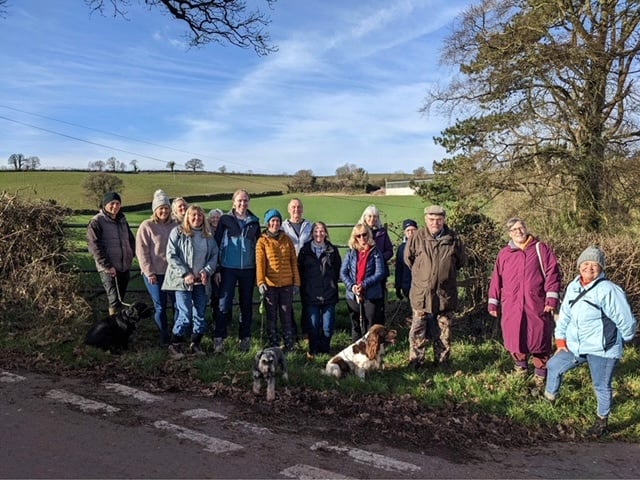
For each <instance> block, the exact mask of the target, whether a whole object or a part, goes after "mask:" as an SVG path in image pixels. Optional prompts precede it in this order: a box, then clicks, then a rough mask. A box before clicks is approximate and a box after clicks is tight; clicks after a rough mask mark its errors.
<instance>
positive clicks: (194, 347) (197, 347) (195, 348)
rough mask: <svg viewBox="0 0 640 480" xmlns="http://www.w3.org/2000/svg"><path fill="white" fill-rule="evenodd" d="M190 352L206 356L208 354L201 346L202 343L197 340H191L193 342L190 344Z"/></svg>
mask: <svg viewBox="0 0 640 480" xmlns="http://www.w3.org/2000/svg"><path fill="white" fill-rule="evenodd" d="M189 352H190V353H192V354H193V355H197V356H199V357H204V356H205V355H206V353H204V351H203V350H202V348H200V344H199V343H195V342H191V344H190V345H189Z"/></svg>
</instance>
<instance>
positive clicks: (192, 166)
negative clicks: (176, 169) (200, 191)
mask: <svg viewBox="0 0 640 480" xmlns="http://www.w3.org/2000/svg"><path fill="white" fill-rule="evenodd" d="M184 166H185V167H186V168H188V169H189V170H193V173H196V170H202V169H204V163H203V162H202V160H200V159H199V158H192V159H191V160H187V162H186V163H185V164H184Z"/></svg>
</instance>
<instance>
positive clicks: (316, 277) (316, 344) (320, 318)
mask: <svg viewBox="0 0 640 480" xmlns="http://www.w3.org/2000/svg"><path fill="white" fill-rule="evenodd" d="M311 238H312V239H311V241H309V242H307V243H305V244H304V245H303V246H302V248H301V249H300V252H299V253H298V270H299V272H300V283H301V287H300V298H301V300H302V303H303V304H305V305H306V306H307V312H308V315H309V318H308V319H305V321H307V324H308V325H309V353H308V356H310V357H313V356H315V355H316V354H318V353H329V348H330V343H331V337H332V336H333V331H334V324H335V319H336V304H337V303H338V281H339V280H340V267H341V265H342V259H341V258H340V253H339V252H338V249H337V248H336V247H335V246H333V244H332V243H331V242H330V241H329V233H328V231H327V225H326V224H325V223H324V222H315V223H314V224H313V226H312V227H311Z"/></svg>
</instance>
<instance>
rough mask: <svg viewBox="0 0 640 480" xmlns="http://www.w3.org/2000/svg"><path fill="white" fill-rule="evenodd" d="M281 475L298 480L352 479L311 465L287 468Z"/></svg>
mask: <svg viewBox="0 0 640 480" xmlns="http://www.w3.org/2000/svg"><path fill="white" fill-rule="evenodd" d="M280 475H284V476H285V477H289V478H297V479H299V480H316V479H322V478H337V479H344V480H346V479H351V478H352V477H345V476H344V475H340V474H339V473H335V472H330V471H329V470H323V469H321V468H316V467H312V466H311V465H304V464H298V465H294V466H293V467H289V468H285V469H284V470H282V471H281V472H280Z"/></svg>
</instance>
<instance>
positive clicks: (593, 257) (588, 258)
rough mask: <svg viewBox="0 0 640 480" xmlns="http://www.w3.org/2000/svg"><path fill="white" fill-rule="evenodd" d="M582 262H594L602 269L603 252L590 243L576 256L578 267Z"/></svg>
mask: <svg viewBox="0 0 640 480" xmlns="http://www.w3.org/2000/svg"><path fill="white" fill-rule="evenodd" d="M582 262H596V263H597V264H598V265H600V268H601V269H602V270H604V252H603V251H602V250H600V249H599V248H598V247H596V246H595V245H591V246H590V247H587V248H586V249H585V250H584V252H582V253H581V254H580V256H579V257H578V262H577V265H578V268H580V265H581V264H582Z"/></svg>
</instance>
